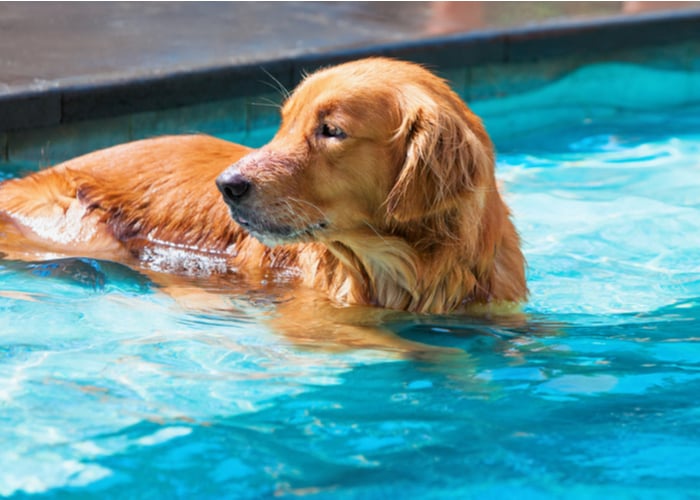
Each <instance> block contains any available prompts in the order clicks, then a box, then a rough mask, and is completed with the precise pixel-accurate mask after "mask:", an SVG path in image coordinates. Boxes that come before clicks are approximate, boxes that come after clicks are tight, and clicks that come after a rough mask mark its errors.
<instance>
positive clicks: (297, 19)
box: [0, 2, 700, 158]
mask: <svg viewBox="0 0 700 500" xmlns="http://www.w3.org/2000/svg"><path fill="white" fill-rule="evenodd" d="M1 8H2V11H1V12H2V14H0V28H1V29H0V136H2V135H3V134H4V135H5V136H7V134H12V133H18V132H22V131H31V130H36V129H40V128H42V127H44V128H45V127H57V126H60V125H63V124H70V123H76V122H85V121H89V120H96V119H101V118H109V117H118V116H124V115H128V114H132V113H141V112H144V111H152V110H160V109H169V108H174V107H175V108H176V107H182V106H190V105H194V104H198V103H202V102H216V101H221V100H224V99H230V98H232V97H235V96H245V95H255V94H256V93H257V94H260V93H264V92H268V93H269V92H270V91H271V89H270V85H271V82H272V81H273V80H277V81H278V82H279V84H281V85H283V86H285V87H286V88H292V87H293V86H294V85H295V84H296V83H297V82H298V81H299V79H300V78H301V77H302V75H303V72H304V71H308V70H312V69H314V68H316V67H318V66H321V65H326V64H330V63H333V62H339V61H344V60H348V59H352V58H356V57H360V56H368V55H389V56H396V57H403V58H406V59H411V60H414V61H418V62H423V63H429V64H430V65H431V66H432V67H434V68H435V69H437V70H441V69H445V68H446V69H449V68H450V67H456V66H462V67H463V66H465V65H477V64H482V65H483V64H490V63H500V64H504V63H509V64H510V63H517V62H524V61H525V62H527V61H538V60H542V59H546V58H552V57H565V56H568V55H570V54H575V53H577V52H580V51H582V50H583V51H587V52H599V53H605V52H606V51H609V50H611V49H612V48H615V49H616V50H617V49H620V48H622V49H624V48H626V47H637V48H639V47H640V46H646V45H648V46H650V47H651V46H652V45H655V44H660V43H661V44H663V43H671V42H682V41H685V40H697V39H698V38H700V2H553V3H548V2H522V3H520V2H468V3H467V2H465V3H460V2H455V3H451V2H367V3H364V2H332V3H330V2H329V3H324V2H279V3H276V2H232V3H223V2H222V3H218V2H183V3H175V2H154V3H137V2H113V3H109V2H106V3H102V2H100V3H97V2H95V3H90V2H88V3H67V2H66V3H64V2H51V3H34V2H29V3H23V2H3V3H2V6H1ZM0 139H2V137H0ZM4 140H5V142H7V138H5V139H4ZM5 157H6V158H7V154H5Z"/></svg>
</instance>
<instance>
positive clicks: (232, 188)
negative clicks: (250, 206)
mask: <svg viewBox="0 0 700 500" xmlns="http://www.w3.org/2000/svg"><path fill="white" fill-rule="evenodd" d="M216 186H217V187H218V188H219V191H221V194H222V195H223V196H224V200H226V202H227V203H239V202H240V201H241V200H242V199H243V198H245V196H246V195H247V194H248V193H249V192H250V189H251V187H252V184H251V182H250V180H249V179H248V178H247V177H246V176H245V175H243V174H242V173H241V172H240V171H238V170H231V171H229V170H227V171H225V172H224V173H223V174H221V175H220V176H219V177H218V178H217V179H216Z"/></svg>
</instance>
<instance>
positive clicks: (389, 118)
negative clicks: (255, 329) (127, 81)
mask: <svg viewBox="0 0 700 500" xmlns="http://www.w3.org/2000/svg"><path fill="white" fill-rule="evenodd" d="M329 130H330V131H332V132H337V131H341V132H342V136H332V135H331V134H329V133H328V131H329ZM227 169H229V170H227ZM231 169H233V170H235V172H238V173H240V174H241V175H244V176H245V177H246V178H247V179H249V180H250V182H251V184H252V186H253V188H252V189H251V193H250V194H249V195H248V196H247V197H246V199H245V201H244V202H242V203H241V207H238V206H232V207H231V210H230V211H229V208H228V207H227V205H226V204H225V203H224V201H223V200H222V196H221V194H220V193H219V192H218V191H217V189H216V187H215V180H216V179H217V177H218V176H220V174H222V172H229V173H230V172H231V171H232V170H231ZM229 212H231V213H229ZM0 214H2V215H4V217H5V218H6V219H7V220H10V221H12V223H13V224H14V226H16V227H17V228H19V231H21V233H22V237H23V238H27V239H29V240H31V241H32V242H34V244H36V245H44V246H45V247H46V248H52V249H56V251H59V252H62V253H64V254H80V255H90V256H96V257H102V258H112V259H119V260H129V259H132V258H133V257H134V256H135V257H137V258H144V256H145V255H147V254H148V251H149V249H151V248H155V247H160V248H175V249H180V250H185V251H189V252H193V253H197V254H200V255H203V256H204V257H205V258H206V257H207V256H209V257H212V258H216V259H223V260H224V261H225V262H226V264H227V266H228V267H229V268H233V269H235V270H236V271H237V272H238V273H241V274H242V275H249V276H250V277H251V279H253V280H255V279H258V278H261V277H263V276H266V275H268V274H269V273H270V272H274V271H275V270H281V269H284V270H285V271H286V272H289V271H290V270H292V272H293V273H295V274H296V276H297V281H299V282H300V284H303V285H305V286H307V287H310V288H314V289H317V290H320V291H322V292H324V293H326V294H327V296H328V297H330V299H331V300H332V301H333V302H334V303H337V304H357V305H373V306H380V307H384V308H390V309H399V310H406V311H413V312H429V313H446V312H450V311H469V310H470V309H472V308H474V307H476V308H484V307H486V308H488V307H489V306H490V305H491V304H498V305H500V304H510V303H518V302H521V301H523V300H524V299H525V298H526V293H527V290H526V284H525V275H524V259H523V255H522V253H521V251H520V243H519V238H518V235H517V233H516V231H515V228H514V226H513V224H512V222H511V220H510V215H509V210H508V208H507V207H506V205H505V203H504V202H503V200H502V198H501V196H500V194H499V192H498V189H497V185H496V180H495V177H494V153H493V147H492V145H491V142H490V140H489V137H488V135H487V133H486V131H485V130H484V127H483V126H482V124H481V121H480V120H479V119H478V118H477V117H476V116H475V115H474V114H473V113H472V112H471V111H470V110H469V109H468V108H467V106H466V105H465V104H464V103H463V102H462V100H461V99H460V98H459V97H458V96H457V95H456V94H455V93H454V92H453V91H452V90H451V89H450V88H449V87H448V85H447V84H446V83H445V82H444V81H443V80H441V79H439V78H438V77H436V76H435V75H433V74H432V73H430V72H428V71H426V70H425V69H423V68H421V67H419V66H417V65H414V64H410V63H405V62H399V61H394V60H389V59H381V58H373V59H366V60H361V61H356V62H352V63H348V64H344V65H340V66H336V67H332V68H329V69H325V70H321V71H318V72H316V73H314V74H312V75H311V76H309V77H308V78H306V79H305V80H304V81H303V82H302V83H301V84H300V85H299V87H298V88H297V89H296V90H295V91H294V93H293V95H292V96H291V97H290V98H289V99H288V100H287V102H286V103H285V104H284V106H283V107H282V124H281V126H280V129H279V131H278V132H277V134H276V135H275V137H274V138H273V139H272V140H271V141H270V142H269V143H268V144H267V145H265V146H264V147H262V148H261V149H259V150H251V149H248V148H246V147H243V146H240V145H236V144H232V143H229V142H226V141H223V140H220V139H215V138H212V137H207V136H203V135H193V136H172V137H161V138H155V139H147V140H142V141H138V142H133V143H129V144H124V145H120V146H116V147H113V148H109V149H105V150H102V151H98V152H95V153H91V154H88V155H85V156H82V157H80V158H76V159H74V160H70V161H67V162H65V163H62V164H60V165H58V166H55V167H53V168H50V169H47V170H44V171H41V172H38V173H35V174H32V175H29V176H28V177H25V178H22V179H13V180H9V181H6V182H4V183H3V184H0ZM231 214H233V215H234V217H235V218H238V220H240V221H242V223H243V224H244V225H245V226H246V227H245V228H244V227H241V226H240V225H238V224H236V223H235V222H234V221H233V220H232V218H231ZM251 233H252V234H253V235H254V236H255V237H253V236H251ZM6 234H10V233H6ZM18 246H21V245H18Z"/></svg>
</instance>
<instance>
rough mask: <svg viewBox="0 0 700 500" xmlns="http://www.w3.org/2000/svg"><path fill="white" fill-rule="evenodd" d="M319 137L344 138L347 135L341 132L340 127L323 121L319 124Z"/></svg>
mask: <svg viewBox="0 0 700 500" xmlns="http://www.w3.org/2000/svg"><path fill="white" fill-rule="evenodd" d="M320 133H321V137H325V138H329V139H330V138H334V139H345V138H346V137H347V135H346V134H345V132H343V130H342V129H340V128H338V127H336V126H335V125H331V124H329V123H324V124H323V125H321V130H320Z"/></svg>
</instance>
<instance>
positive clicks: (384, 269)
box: [300, 231, 487, 313]
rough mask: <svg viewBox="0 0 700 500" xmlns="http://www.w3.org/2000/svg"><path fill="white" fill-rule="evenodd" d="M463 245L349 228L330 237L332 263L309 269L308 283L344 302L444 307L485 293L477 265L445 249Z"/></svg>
mask: <svg viewBox="0 0 700 500" xmlns="http://www.w3.org/2000/svg"><path fill="white" fill-rule="evenodd" d="M458 247H459V245H457V247H455V245H454V242H450V243H449V244H448V246H447V247H445V246H442V247H438V246H435V247H433V248H430V249H421V248H419V247H418V246H417V245H416V244H415V242H414V243H411V242H410V241H409V240H407V239H406V238H404V237H401V236H397V235H390V234H386V235H382V234H379V233H377V232H375V231H357V232H355V233H354V234H352V235H351V237H348V235H347V234H346V235H345V237H344V238H343V242H339V241H330V242H327V243H326V244H325V245H324V250H325V254H326V255H325V256H324V260H326V262H328V263H329V264H330V265H329V266H327V267H326V266H321V267H317V268H316V270H315V272H312V273H304V274H305V275H306V276H308V283H307V284H309V285H311V286H315V287H319V286H320V287H322V288H325V289H326V290H327V291H328V293H329V295H330V296H331V297H332V298H333V299H334V300H336V301H337V302H340V303H346V304H371V305H375V306H379V307H386V308H390V309H400V310H407V311H412V312H428V313H444V312H449V311H453V310H455V309H459V308H460V307H461V306H462V305H463V304H465V303H466V302H471V301H473V300H477V299H478V297H477V295H479V294H478V293H476V292H475V290H478V288H479V285H478V283H477V279H476V278H475V276H474V273H473V272H472V269H471V267H470V266H469V265H468V264H467V263H465V262H463V259H461V258H459V259H456V258H455V256H454V255H450V257H449V258H447V256H446V255H445V253H450V254H455V253H457V254H459V253H461V254H464V253H465V252H464V250H465V249H463V248H462V249H461V251H460V249H459V248H458ZM317 251H318V248H317ZM310 261H312V262H313V259H310ZM300 264H301V265H302V267H305V266H304V263H303V262H300ZM319 269H324V271H320V270H319ZM306 271H308V269H307V270H306ZM321 273H322V274H321ZM481 295H483V296H484V297H483V298H486V295H487V294H481Z"/></svg>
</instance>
